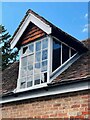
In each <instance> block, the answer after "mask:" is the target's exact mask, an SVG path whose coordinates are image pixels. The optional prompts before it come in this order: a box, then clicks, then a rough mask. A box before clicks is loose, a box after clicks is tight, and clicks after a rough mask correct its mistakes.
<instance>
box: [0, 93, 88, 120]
mask: <svg viewBox="0 0 90 120" xmlns="http://www.w3.org/2000/svg"><path fill="white" fill-rule="evenodd" d="M88 93H89V91H82V92H74V93H68V94H63V95H55V96H49V97H42V98H37V99H31V100H25V101H20V102H13V103H7V104H3V105H2V108H1V109H2V117H3V118H9V119H10V118H72V119H74V118H75V119H76V120H77V118H81V119H82V120H83V119H84V118H88V119H90V108H89V103H90V95H89V94H88ZM0 117H1V115H0Z"/></svg>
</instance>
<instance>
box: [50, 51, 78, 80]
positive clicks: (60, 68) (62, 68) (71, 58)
mask: <svg viewBox="0 0 90 120" xmlns="http://www.w3.org/2000/svg"><path fill="white" fill-rule="evenodd" d="M79 57H80V55H78V53H76V54H75V55H73V56H72V57H70V58H69V59H68V60H67V61H66V62H64V63H63V64H62V65H61V66H60V67H58V68H57V69H56V70H55V71H54V72H53V73H52V74H51V76H53V77H52V78H51V79H50V82H52V81H53V80H54V79H55V78H56V77H57V76H58V75H60V74H61V73H62V72H63V71H65V70H66V69H67V68H68V67H69V66H70V65H71V64H72V63H74V62H75V61H76V60H77V59H78V58H79ZM58 71H59V72H58Z"/></svg>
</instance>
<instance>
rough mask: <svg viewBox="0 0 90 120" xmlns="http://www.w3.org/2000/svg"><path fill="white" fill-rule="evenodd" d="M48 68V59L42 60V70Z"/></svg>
mask: <svg viewBox="0 0 90 120" xmlns="http://www.w3.org/2000/svg"><path fill="white" fill-rule="evenodd" d="M46 70H47V61H43V62H42V72H43V71H46Z"/></svg>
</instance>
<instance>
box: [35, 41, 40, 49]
mask: <svg viewBox="0 0 90 120" xmlns="http://www.w3.org/2000/svg"><path fill="white" fill-rule="evenodd" d="M39 50H41V41H40V42H36V51H39Z"/></svg>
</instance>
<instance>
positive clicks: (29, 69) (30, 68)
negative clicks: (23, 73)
mask: <svg viewBox="0 0 90 120" xmlns="http://www.w3.org/2000/svg"><path fill="white" fill-rule="evenodd" d="M27 68H28V69H27V75H28V76H30V75H32V74H33V65H30V66H28V67H27Z"/></svg>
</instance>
